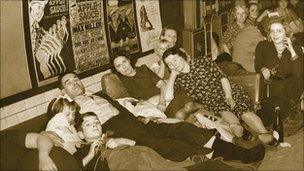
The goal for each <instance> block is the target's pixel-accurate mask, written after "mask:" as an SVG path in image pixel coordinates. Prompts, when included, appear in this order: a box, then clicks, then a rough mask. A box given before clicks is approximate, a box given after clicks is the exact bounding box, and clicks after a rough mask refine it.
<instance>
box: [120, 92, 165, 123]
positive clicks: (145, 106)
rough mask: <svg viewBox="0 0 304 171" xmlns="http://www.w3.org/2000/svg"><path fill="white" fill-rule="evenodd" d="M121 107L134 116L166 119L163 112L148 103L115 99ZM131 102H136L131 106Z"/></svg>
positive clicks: (127, 98)
mask: <svg viewBox="0 0 304 171" xmlns="http://www.w3.org/2000/svg"><path fill="white" fill-rule="evenodd" d="M116 100H117V101H118V102H119V103H120V104H121V105H122V106H124V107H125V108H126V109H128V110H129V111H130V112H131V113H133V114H134V116H136V117H138V116H142V117H157V118H167V116H166V115H165V113H164V112H162V111H160V110H159V109H157V106H156V105H154V104H152V103H151V102H149V101H142V102H138V100H136V99H134V98H131V97H130V98H129V97H126V98H120V99H116ZM132 101H133V102H138V103H137V104H135V105H133V104H132Z"/></svg>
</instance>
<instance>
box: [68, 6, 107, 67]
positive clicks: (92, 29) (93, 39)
mask: <svg viewBox="0 0 304 171" xmlns="http://www.w3.org/2000/svg"><path fill="white" fill-rule="evenodd" d="M69 7H70V8H69V11H70V21H71V34H72V35H71V36H72V42H73V50H74V51H73V52H74V59H75V64H76V71H77V72H83V71H87V70H90V69H93V68H97V67H100V66H102V65H105V64H107V63H108V62H109V54H108V47H107V41H106V35H105V34H104V33H105V32H104V30H105V25H104V23H105V22H104V15H103V3H102V1H100V0H87V1H84V0H69Z"/></svg>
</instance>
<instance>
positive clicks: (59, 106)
mask: <svg viewBox="0 0 304 171" xmlns="http://www.w3.org/2000/svg"><path fill="white" fill-rule="evenodd" d="M65 106H67V107H69V108H71V109H72V110H75V112H76V113H75V120H76V118H77V119H78V117H79V110H80V106H79V105H78V104H77V103H76V102H75V101H71V102H70V101H69V100H68V99H66V98H63V97H60V98H55V99H53V100H52V101H51V102H50V103H49V105H48V108H47V119H48V121H49V120H51V119H52V118H53V117H54V116H55V115H56V114H57V113H60V112H62V111H63V109H64V107H65Z"/></svg>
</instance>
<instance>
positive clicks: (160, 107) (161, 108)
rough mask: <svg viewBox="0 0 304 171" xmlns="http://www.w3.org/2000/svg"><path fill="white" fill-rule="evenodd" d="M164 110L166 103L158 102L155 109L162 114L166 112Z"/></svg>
mask: <svg viewBox="0 0 304 171" xmlns="http://www.w3.org/2000/svg"><path fill="white" fill-rule="evenodd" d="M166 108H167V106H166V102H159V103H158V104H157V109H159V110H160V111H162V112H164V111H165V110H166Z"/></svg>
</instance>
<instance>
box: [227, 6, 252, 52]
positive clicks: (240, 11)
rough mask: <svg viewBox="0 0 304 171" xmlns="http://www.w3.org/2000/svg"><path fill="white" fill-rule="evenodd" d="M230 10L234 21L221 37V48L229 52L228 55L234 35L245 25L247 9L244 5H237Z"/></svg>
mask: <svg viewBox="0 0 304 171" xmlns="http://www.w3.org/2000/svg"><path fill="white" fill-rule="evenodd" d="M232 12H233V16H234V18H235V22H233V23H232V24H231V26H230V27H229V28H228V29H227V30H226V31H225V33H224V35H223V38H222V48H223V50H224V51H225V52H226V53H229V54H230V55H231V49H232V48H233V45H234V40H235V38H236V36H237V35H238V33H239V32H240V31H241V30H242V29H243V28H244V26H245V21H246V18H247V9H246V7H245V6H239V5H237V6H235V8H234V11H232Z"/></svg>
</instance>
